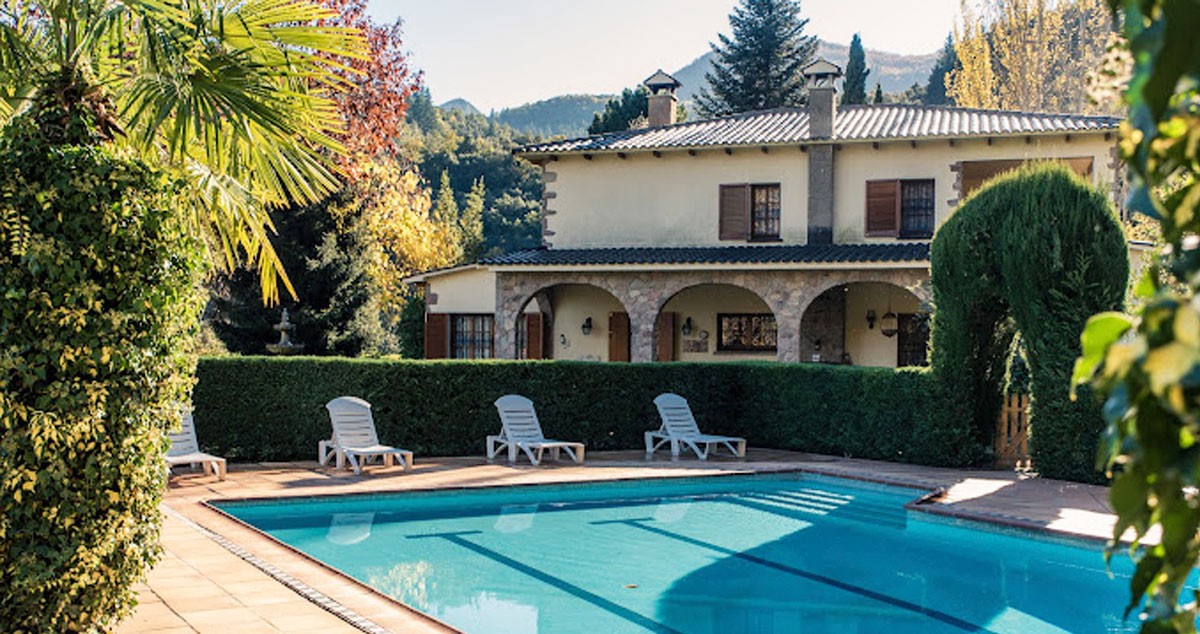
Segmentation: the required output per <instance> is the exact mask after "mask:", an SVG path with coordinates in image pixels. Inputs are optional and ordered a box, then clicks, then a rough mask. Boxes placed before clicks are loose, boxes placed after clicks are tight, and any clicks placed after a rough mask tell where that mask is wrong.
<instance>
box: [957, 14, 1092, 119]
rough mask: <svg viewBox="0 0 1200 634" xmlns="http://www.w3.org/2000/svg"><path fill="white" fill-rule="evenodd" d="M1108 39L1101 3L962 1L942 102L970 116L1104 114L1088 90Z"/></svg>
mask: <svg viewBox="0 0 1200 634" xmlns="http://www.w3.org/2000/svg"><path fill="white" fill-rule="evenodd" d="M1112 32H1113V23H1112V17H1111V14H1110V13H1109V11H1108V8H1107V7H1106V6H1105V5H1104V4H1103V2H1102V1H1101V0H1061V1H1059V2H1050V1H1049V0H963V3H962V23H961V24H960V25H959V26H958V27H957V28H956V30H955V49H956V51H957V55H958V62H959V64H958V66H959V67H958V68H956V69H955V70H954V71H952V72H951V73H950V74H949V75H948V76H947V78H946V89H947V94H949V95H950V96H951V97H953V98H954V101H955V103H956V104H958V105H959V106H963V107H968V108H999V109H1004V110H1028V111H1044V112H1089V113H1090V112H1099V111H1102V110H1104V109H1105V107H1106V106H1105V105H1104V104H1097V103H1096V102H1095V101H1094V100H1092V99H1091V98H1090V97H1089V95H1088V89H1087V88H1088V83H1087V82H1088V76H1089V75H1090V74H1091V73H1093V71H1095V70H1096V69H1097V68H1098V67H1099V66H1100V65H1101V62H1102V60H1103V58H1104V55H1105V52H1106V49H1107V44H1108V41H1109V38H1110V36H1111V34H1112Z"/></svg>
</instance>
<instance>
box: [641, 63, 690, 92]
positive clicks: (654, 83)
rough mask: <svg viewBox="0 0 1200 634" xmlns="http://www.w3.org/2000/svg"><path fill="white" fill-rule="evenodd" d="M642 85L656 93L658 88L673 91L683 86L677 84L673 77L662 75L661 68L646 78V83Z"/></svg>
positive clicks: (677, 81)
mask: <svg viewBox="0 0 1200 634" xmlns="http://www.w3.org/2000/svg"><path fill="white" fill-rule="evenodd" d="M642 83H643V84H646V87H647V88H649V89H651V90H654V91H657V90H658V89H659V88H669V89H672V90H673V89H675V88H679V87H680V86H682V85H683V84H681V83H679V80H678V79H675V78H674V77H672V76H670V75H668V74H666V73H664V72H663V69H661V68H660V69H658V71H657V72H655V73H654V74H653V75H651V76H649V77H647V78H646V81H644V82H642Z"/></svg>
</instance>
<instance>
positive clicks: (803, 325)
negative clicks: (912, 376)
mask: <svg viewBox="0 0 1200 634" xmlns="http://www.w3.org/2000/svg"><path fill="white" fill-rule="evenodd" d="M927 323H928V321H927V317H926V311H925V310H924V307H923V302H922V300H921V297H920V296H919V295H918V294H917V293H914V292H913V291H912V290H910V289H907V288H904V287H901V286H898V285H896V284H892V283H888V282H877V281H860V282H847V283H845V284H837V285H833V286H830V287H829V288H827V289H825V290H824V291H823V292H821V293H820V294H819V295H817V296H816V297H815V298H814V299H813V300H812V301H810V302H809V304H808V306H807V307H806V308H805V311H804V315H803V316H802V317H801V321H800V332H801V337H800V360H801V361H804V362H811V363H832V364H846V365H863V366H877V367H900V366H905V365H924V364H925V363H926V355H925V351H926V349H927V347H928V336H927V332H928V328H927Z"/></svg>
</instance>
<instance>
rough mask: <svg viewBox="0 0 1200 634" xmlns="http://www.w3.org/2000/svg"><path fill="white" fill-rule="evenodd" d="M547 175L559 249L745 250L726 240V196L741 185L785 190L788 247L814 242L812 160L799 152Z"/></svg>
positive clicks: (552, 167) (676, 158) (665, 158)
mask: <svg viewBox="0 0 1200 634" xmlns="http://www.w3.org/2000/svg"><path fill="white" fill-rule="evenodd" d="M546 170H547V171H549V172H554V173H555V179H554V182H551V183H547V185H546V191H547V192H553V193H554V198H552V199H550V200H549V201H548V204H547V207H548V209H550V210H553V211H554V212H555V213H553V214H550V215H548V216H547V227H548V228H549V229H550V230H551V231H553V232H554V235H552V236H548V237H547V238H546V239H547V240H548V241H549V242H550V243H551V244H552V245H553V246H554V248H564V249H565V248H588V247H603V246H697V245H722V244H745V241H744V240H740V241H721V240H719V239H718V233H717V220H718V216H717V214H718V209H717V193H718V189H719V186H720V185H722V184H733V183H779V186H780V235H781V237H782V239H783V241H784V242H788V243H792V244H798V243H803V242H804V241H805V240H806V238H807V235H808V215H807V214H808V212H807V209H808V192H807V189H806V188H807V184H808V155H807V154H805V153H804V152H801V151H800V150H799V149H797V148H796V147H789V148H774V149H772V150H771V151H770V153H769V154H763V153H762V151H761V150H759V149H758V148H746V149H739V150H736V151H734V153H733V154H732V155H727V154H725V153H724V152H723V151H720V150H716V151H705V152H700V153H698V154H697V155H696V156H689V155H688V154H687V153H686V152H664V153H663V154H662V158H655V157H654V156H653V155H651V154H649V153H636V154H630V155H629V156H628V158H626V159H620V158H618V157H616V156H615V155H610V154H603V155H596V156H595V157H594V158H593V159H592V160H590V161H589V160H586V159H584V158H582V157H581V156H578V155H571V156H564V157H562V158H561V159H560V160H558V161H552V162H550V163H547V164H546Z"/></svg>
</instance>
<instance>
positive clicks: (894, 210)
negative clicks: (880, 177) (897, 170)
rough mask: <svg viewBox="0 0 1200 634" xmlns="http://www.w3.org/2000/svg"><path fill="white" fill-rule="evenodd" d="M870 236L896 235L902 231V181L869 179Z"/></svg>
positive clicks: (868, 210) (868, 232)
mask: <svg viewBox="0 0 1200 634" xmlns="http://www.w3.org/2000/svg"><path fill="white" fill-rule="evenodd" d="M866 224H867V227H866V229H867V231H866V234H867V235H868V236H895V235H897V234H898V233H899V231H900V181H898V180H886V181H867V223H866Z"/></svg>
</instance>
